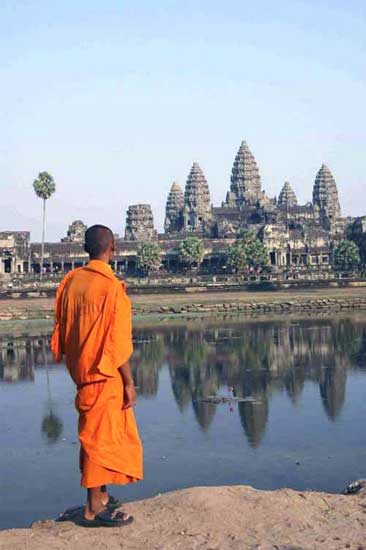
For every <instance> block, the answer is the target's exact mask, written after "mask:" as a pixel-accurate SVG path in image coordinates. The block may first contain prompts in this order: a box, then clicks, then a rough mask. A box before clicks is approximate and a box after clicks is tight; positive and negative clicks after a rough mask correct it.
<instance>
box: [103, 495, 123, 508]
mask: <svg viewBox="0 0 366 550" xmlns="http://www.w3.org/2000/svg"><path fill="white" fill-rule="evenodd" d="M122 504H123V502H122V501H121V500H118V498H116V497H113V496H112V495H109V500H108V502H107V508H109V509H110V510H115V509H116V508H120V507H121V506H122Z"/></svg>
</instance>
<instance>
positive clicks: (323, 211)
mask: <svg viewBox="0 0 366 550" xmlns="http://www.w3.org/2000/svg"><path fill="white" fill-rule="evenodd" d="M313 204H314V206H315V207H316V208H318V209H319V211H320V215H321V216H323V217H324V216H325V217H326V218H328V219H329V220H334V219H336V218H338V217H339V216H340V214H341V207H340V204H339V199H338V189H337V184H336V182H335V180H334V178H333V175H332V173H331V171H330V170H329V168H328V166H327V165H326V164H322V166H321V168H320V170H319V171H318V173H317V175H316V178H315V182H314V188H313Z"/></svg>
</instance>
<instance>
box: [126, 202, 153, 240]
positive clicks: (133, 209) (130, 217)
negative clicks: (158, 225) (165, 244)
mask: <svg viewBox="0 0 366 550" xmlns="http://www.w3.org/2000/svg"><path fill="white" fill-rule="evenodd" d="M156 237H157V233H156V231H155V229H154V218H153V214H152V210H151V206H150V205H149V204H133V205H131V206H129V207H128V210H127V217H126V229H125V239H126V240H127V241H151V240H153V239H155V238H156Z"/></svg>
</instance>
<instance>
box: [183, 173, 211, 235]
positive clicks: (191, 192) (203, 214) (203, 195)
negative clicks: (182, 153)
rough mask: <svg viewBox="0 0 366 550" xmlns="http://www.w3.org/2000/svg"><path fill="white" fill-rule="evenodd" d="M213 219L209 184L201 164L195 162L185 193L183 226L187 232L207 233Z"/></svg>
mask: <svg viewBox="0 0 366 550" xmlns="http://www.w3.org/2000/svg"><path fill="white" fill-rule="evenodd" d="M211 219H212V208H211V202H210V191H209V188H208V184H207V181H206V178H205V176H204V174H203V172H202V170H201V168H200V166H199V164H198V163H197V162H194V163H193V166H192V168H191V171H190V173H189V176H188V179H187V183H186V187H185V192H184V209H183V226H184V229H185V231H187V232H193V233H201V234H202V233H207V232H209V230H210V225H211Z"/></svg>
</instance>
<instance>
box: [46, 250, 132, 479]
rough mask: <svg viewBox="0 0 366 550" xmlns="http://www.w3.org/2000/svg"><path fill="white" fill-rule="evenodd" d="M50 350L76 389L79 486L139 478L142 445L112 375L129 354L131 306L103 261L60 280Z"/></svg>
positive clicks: (116, 375)
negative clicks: (62, 361)
mask: <svg viewBox="0 0 366 550" xmlns="http://www.w3.org/2000/svg"><path fill="white" fill-rule="evenodd" d="M51 349H52V352H53V354H54V357H55V359H56V361H58V362H60V361H61V360H62V358H63V357H65V362H66V366H67V368H68V370H69V372H70V375H71V377H72V379H73V381H74V382H75V384H76V386H77V395H76V399H75V406H76V409H77V410H78V412H79V426H78V431H79V439H80V444H81V452H80V467H81V471H82V477H81V485H82V486H83V487H99V486H100V485H106V484H109V483H117V484H125V483H130V482H134V481H138V480H140V479H142V477H143V474H142V470H143V468H142V445H141V441H140V438H139V434H138V430H137V426H136V421H135V416H134V413H133V410H132V408H130V409H126V410H123V409H122V406H123V381H122V378H121V375H120V373H119V371H118V367H120V366H121V365H123V364H124V363H125V362H126V361H128V359H129V357H130V356H131V354H132V351H133V346H132V323H131V304H130V300H129V298H128V297H127V294H126V289H125V285H124V284H123V283H121V282H120V281H118V279H117V278H116V277H115V276H114V274H113V271H112V269H111V267H110V266H109V265H108V264H106V263H105V262H102V261H100V260H91V261H90V262H89V263H88V264H87V265H86V266H85V267H82V268H78V269H74V270H73V271H71V272H70V273H68V274H67V275H66V276H65V277H64V279H63V280H62V282H61V284H60V286H59V288H58V290H57V294H56V303H55V327H54V332H53V335H52V340H51Z"/></svg>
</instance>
